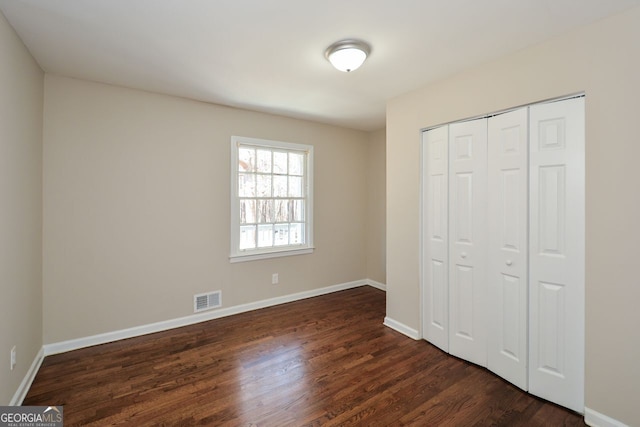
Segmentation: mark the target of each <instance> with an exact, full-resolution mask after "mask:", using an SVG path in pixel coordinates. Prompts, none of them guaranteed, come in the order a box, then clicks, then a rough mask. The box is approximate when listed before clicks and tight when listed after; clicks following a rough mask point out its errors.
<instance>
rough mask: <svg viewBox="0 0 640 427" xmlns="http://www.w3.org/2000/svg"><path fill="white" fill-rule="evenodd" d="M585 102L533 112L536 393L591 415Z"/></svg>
mask: <svg viewBox="0 0 640 427" xmlns="http://www.w3.org/2000/svg"><path fill="white" fill-rule="evenodd" d="M584 128H585V124H584V98H575V99H568V100H563V101H558V102H552V103H548V104H539V105H534V106H531V107H530V145H531V154H530V170H531V177H530V180H531V205H530V217H531V220H530V235H531V236H532V238H531V239H530V253H531V257H530V278H529V283H530V287H529V289H530V296H529V298H530V317H529V328H530V349H529V360H530V366H529V390H530V392H531V393H532V394H535V395H537V396H540V397H542V398H545V399H547V400H550V401H552V402H556V403H558V404H560V405H562V406H566V407H568V408H570V409H573V410H575V411H577V412H581V413H582V412H584V269H585V264H584V263H585V260H584V227H585V216H584V202H585V201H584V193H585V187H584V140H585V138H584Z"/></svg>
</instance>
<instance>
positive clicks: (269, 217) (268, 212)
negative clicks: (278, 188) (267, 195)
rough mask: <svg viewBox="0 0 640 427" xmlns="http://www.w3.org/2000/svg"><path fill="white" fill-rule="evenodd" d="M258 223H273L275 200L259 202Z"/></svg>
mask: <svg viewBox="0 0 640 427" xmlns="http://www.w3.org/2000/svg"><path fill="white" fill-rule="evenodd" d="M258 222H259V223H262V224H264V223H265V222H273V200H258Z"/></svg>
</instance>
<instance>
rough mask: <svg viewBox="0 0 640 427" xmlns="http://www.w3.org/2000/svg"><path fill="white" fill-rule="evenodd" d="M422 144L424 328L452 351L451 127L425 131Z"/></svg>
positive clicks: (429, 338) (430, 338)
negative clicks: (449, 219)
mask: <svg viewBox="0 0 640 427" xmlns="http://www.w3.org/2000/svg"><path fill="white" fill-rule="evenodd" d="M422 144H423V145H422V150H423V162H424V163H423V165H422V170H423V187H422V191H423V201H424V203H425V208H424V209H423V215H424V217H423V220H422V223H423V224H424V229H423V242H422V245H423V246H422V247H423V249H424V259H423V260H422V265H423V266H424V267H423V268H424V271H423V280H424V284H423V289H424V292H423V307H424V309H423V322H424V324H423V331H424V338H425V339H426V340H427V341H429V342H430V343H432V344H434V345H436V346H437V347H440V348H441V349H442V350H444V351H449V329H448V328H449V285H448V280H449V272H448V258H449V254H448V241H447V240H448V233H447V229H448V204H449V186H448V173H449V149H448V146H449V132H448V127H447V126H443V127H441V128H437V129H431V130H428V131H425V132H424V133H423V136H422Z"/></svg>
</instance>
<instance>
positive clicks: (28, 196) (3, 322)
mask: <svg viewBox="0 0 640 427" xmlns="http://www.w3.org/2000/svg"><path fill="white" fill-rule="evenodd" d="M0 94H1V95H0V200H1V201H2V202H1V203H2V208H1V210H0V241H1V242H2V243H1V244H0V328H1V330H0V405H7V404H9V402H10V401H11V399H12V397H13V395H14V393H15V392H16V390H17V389H18V386H19V385H20V383H21V381H22V379H23V378H24V376H25V375H26V373H27V371H28V369H29V367H30V366H31V363H32V361H33V360H34V359H35V357H36V354H37V353H38V351H39V350H40V348H41V346H42V287H41V282H42V252H41V248H42V102H43V73H42V70H40V67H39V66H38V64H36V62H35V61H34V60H33V58H32V57H31V55H30V54H29V52H28V51H27V49H26V48H25V47H24V45H23V44H22V42H21V41H20V39H18V37H17V36H16V34H15V33H14V32H13V29H12V28H11V27H10V26H9V24H8V23H7V21H6V20H5V18H4V16H3V15H2V14H1V13H0ZM14 345H15V346H16V355H17V365H16V367H15V369H14V370H13V371H11V370H10V369H9V357H10V352H11V348H12V347H13V346H14Z"/></svg>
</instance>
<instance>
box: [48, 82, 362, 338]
mask: <svg viewBox="0 0 640 427" xmlns="http://www.w3.org/2000/svg"><path fill="white" fill-rule="evenodd" d="M232 135H240V136H248V137H257V138H265V139H274V140H281V141H288V142H295V143H302V144H312V145H313V146H314V157H315V161H314V167H315V177H314V196H315V199H314V204H315V209H314V221H315V246H316V250H315V252H314V253H313V254H311V255H301V256H295V257H286V258H277V259H271V260H261V261H252V262H243V263H234V264H231V263H229V258H228V257H229V187H230V183H229V182H230V181H229V180H230V178H229V169H230V165H229V162H230V160H229V158H230V151H229V150H230V138H231V136H232ZM368 138H369V135H368V134H367V133H365V132H360V131H353V130H347V129H343V128H337V127H333V126H327V125H322V124H318V123H312V122H306V121H301V120H294V119H288V118H284V117H279V116H273V115H268V114H261V113H255V112H249V111H244V110H238V109H233V108H227V107H222V106H216V105H211V104H205V103H201V102H195V101H190V100H186V99H181V98H175V97H170V96H164V95H158V94H152V93H148V92H142V91H136V90H131V89H125V88H120V87H115V86H109V85H103V84H97V83H91V82H86V81H81V80H74V79H69V78H64V77H56V76H52V75H47V76H46V77H45V107H44V249H43V257H44V258H43V268H44V282H43V283H44V284H43V289H44V300H45V304H44V341H45V343H54V342H60V341H64V340H68V339H73V338H80V337H86V336H90V335H94V334H99V333H104V332H110V331H115V330H120V329H124V328H129V327H134V326H139V325H144V324H149V323H152V322H157V321H162V320H169V319H173V318H177V317H182V316H187V315H190V314H192V313H193V295H194V294H196V293H201V292H206V291H210V290H218V289H220V290H222V301H223V303H224V307H231V306H235V305H238V304H243V303H248V302H255V301H259V300H263V299H266V298H271V297H277V296H282V295H287V294H291V293H295V292H302V291H307V290H312V289H316V288H321V287H325V286H330V285H335V284H340V283H346V282H350V281H354V280H360V279H364V278H366V273H367V263H366V251H365V242H366V223H365V221H364V220H363V218H364V217H365V215H366V206H367V173H366V159H367V149H368V148H367V147H368V142H369V141H368ZM272 273H279V276H280V284H279V285H272V284H271V275H272Z"/></svg>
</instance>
